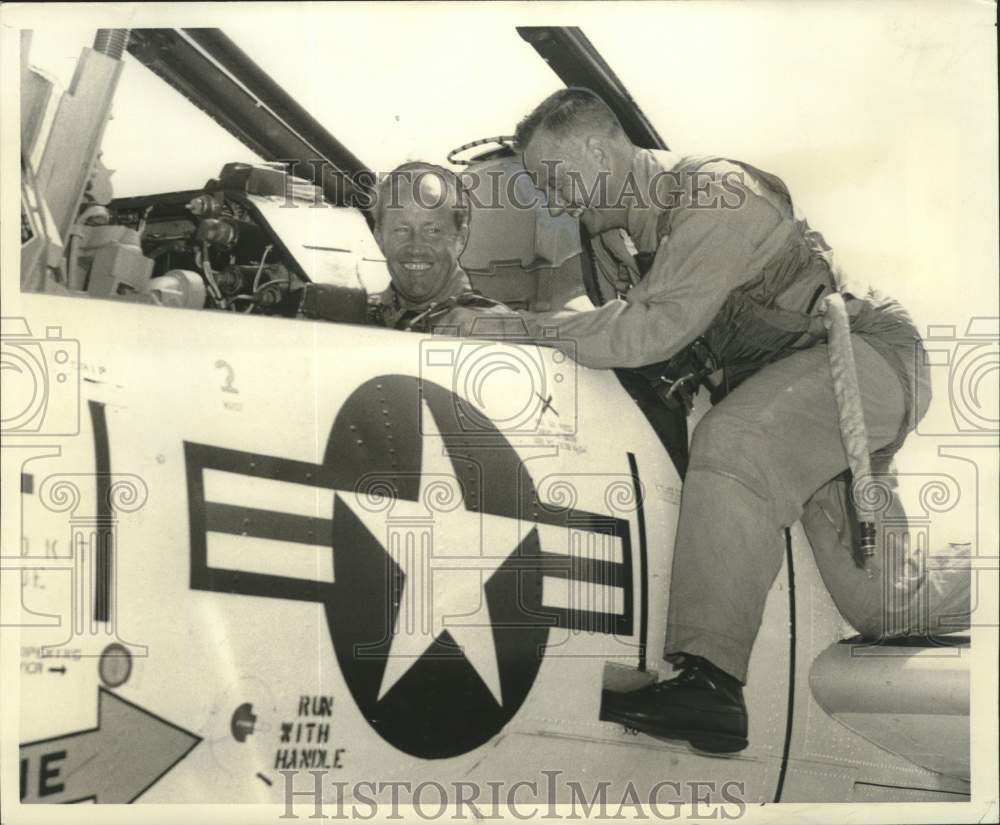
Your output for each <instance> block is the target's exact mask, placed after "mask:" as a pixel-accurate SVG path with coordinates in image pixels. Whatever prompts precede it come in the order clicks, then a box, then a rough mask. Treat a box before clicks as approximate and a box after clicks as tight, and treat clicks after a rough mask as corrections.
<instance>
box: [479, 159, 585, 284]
mask: <svg viewBox="0 0 1000 825" xmlns="http://www.w3.org/2000/svg"><path fill="white" fill-rule="evenodd" d="M462 180H463V182H464V183H465V184H466V186H467V189H468V192H469V200H470V203H471V212H472V216H471V223H470V226H469V244H468V246H466V248H465V252H463V253H462V259H461V263H462V267H463V268H464V269H465V270H466V271H467V272H472V273H480V274H487V273H492V272H493V271H494V270H495V268H496V267H497V266H499V265H504V264H506V265H510V264H515V265H517V266H520V267H521V268H522V269H527V270H533V269H542V268H555V267H558V266H560V265H561V264H562V263H564V262H565V261H567V260H569V259H570V258H572V257H573V256H574V255H579V254H580V229H579V225H578V223H577V220H576V219H575V218H572V217H570V216H569V215H567V214H565V213H563V214H562V215H559V216H558V217H553V216H552V215H550V214H549V212H548V209H546V202H545V196H544V195H543V194H542V193H540V192H539V191H538V190H537V189H535V187H534V185H533V184H532V182H531V179H530V178H529V176H528V173H527V172H526V171H525V169H524V166H522V164H521V161H520V159H519V158H517V157H502V158H494V159H493V160H487V161H482V162H481V163H474V164H470V165H469V167H468V169H467V170H466V171H465V172H463V174H462Z"/></svg>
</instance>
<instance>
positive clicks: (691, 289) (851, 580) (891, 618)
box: [516, 88, 968, 752]
mask: <svg viewBox="0 0 1000 825" xmlns="http://www.w3.org/2000/svg"><path fill="white" fill-rule="evenodd" d="M516 143H517V146H518V148H519V150H520V151H521V152H522V154H523V161H524V165H525V167H526V168H527V170H528V171H529V172H530V173H532V174H533V175H535V176H536V178H535V180H536V185H538V186H539V188H540V189H542V190H543V191H545V192H546V194H547V196H548V203H549V208H550V210H552V211H556V212H558V211H567V212H569V213H571V214H573V215H574V216H576V217H579V218H580V219H581V220H582V222H583V224H584V226H585V227H586V228H587V229H588V230H589V232H590V234H591V235H592V236H599V238H598V240H600V241H602V242H604V244H603V245H604V252H605V253H606V252H607V250H609V249H610V250H614V249H618V250H622V249H624V243H623V241H624V235H623V230H624V232H625V233H627V235H628V238H629V239H630V241H631V243H632V244H634V248H635V250H636V253H637V254H636V256H635V258H636V259H639V260H642V259H643V258H645V259H646V260H649V259H651V266H650V268H649V270H648V272H646V273H645V274H644V275H643V274H642V273H641V272H640V269H639V267H638V265H637V264H636V262H635V259H632V256H630V255H628V253H624V254H620V255H618V256H617V257H618V260H619V262H620V263H621V262H622V261H624V265H623V266H620V267H619V270H618V272H617V273H615V272H611V273H608V272H605V276H606V277H607V278H608V279H609V280H611V281H612V282H614V283H615V284H616V288H617V290H618V291H619V293H624V295H623V296H622V297H619V298H618V299H615V300H610V301H608V302H607V303H605V304H604V305H602V306H600V307H598V308H596V309H593V310H589V311H585V312H567V311H562V312H556V313H547V314H536V315H530V316H527V318H528V326H529V329H531V330H532V332H533V334H535V335H538V336H541V335H542V330H544V329H549V330H551V329H553V328H555V329H556V330H558V335H559V337H562V338H569V339H571V340H573V341H574V342H575V344H576V353H577V355H576V357H577V360H578V361H579V362H580V363H581V364H583V365H585V366H589V367H644V366H648V365H653V364H657V363H658V362H666V361H667V360H668V359H671V358H676V357H678V356H683V355H684V354H685V353H686V352H687V351H689V350H688V348H689V347H691V345H692V344H695V345H696V347H697V348H698V351H699V352H705V351H708V352H710V353H711V359H710V360H711V361H712V363H711V366H710V367H708V368H707V371H713V370H719V369H720V368H721V369H722V370H723V376H724V377H723V384H724V386H723V387H721V388H720V392H719V393H717V394H713V401H715V400H718V396H720V395H724V394H725V392H728V394H727V395H725V397H724V400H721V401H720V403H718V404H717V405H716V406H715V407H714V408H713V409H712V410H711V411H710V412H709V413H708V414H707V415H706V416H705V417H704V418H703V419H702V421H701V422H700V423H699V424H698V426H697V428H696V429H695V432H694V434H693V440H692V444H691V450H690V463H689V466H688V470H687V474H686V477H685V480H684V492H683V496H682V502H681V509H680V518H679V522H678V528H677V536H676V542H675V549H674V562H673V574H672V578H671V582H670V600H669V608H668V617H667V638H666V646H665V650H664V656H665V657H666V658H667V659H668V660H669V661H672V662H674V663H675V664H677V665H679V667H680V668H681V672H680V674H679V675H678V676H677V677H675V678H673V679H669V680H665V681H661V682H659V683H656V684H654V685H651V686H648V687H646V688H643V689H641V690H638V691H634V692H630V693H611V692H606V693H605V697H604V703H603V710H602V718H605V719H609V720H612V721H619V722H622V723H624V724H626V725H629V726H631V727H633V728H637V729H639V730H642V731H645V732H648V733H652V734H655V735H658V736H663V737H668V738H679V739H686V740H688V741H690V742H691V743H692V744H693V745H695V746H696V747H699V748H702V749H704V750H710V751H720V752H721V751H737V750H741V749H742V748H744V747H746V744H747V739H746V737H747V714H746V707H745V704H744V701H743V692H742V686H743V685H744V684H745V683H746V680H747V667H748V662H749V659H750V652H751V649H752V647H753V643H754V639H755V638H756V635H757V631H758V629H759V627H760V622H761V616H762V614H763V610H764V602H765V599H766V597H767V594H768V591H769V590H770V588H771V585H772V583H773V581H774V579H775V577H776V575H777V573H778V571H779V569H780V567H781V563H782V557H783V543H782V542H781V529H782V528H783V527H787V526H790V525H791V524H793V523H794V522H795V521H796V520H798V519H799V518H800V516H801V517H802V518H803V523H804V524H806V526H807V531H808V530H809V527H810V525H814V526H816V527H817V529H816V530H814V531H809V532H810V540H811V542H812V544H813V546H814V547H813V550H814V553H815V555H816V559H817V564H818V566H819V568H820V571H821V573H822V576H823V580H824V582H825V584H826V585H827V587H828V588H829V589H830V591H831V594H832V595H833V597H834V600H835V601H836V603H837V606H838V608H839V609H840V610H841V612H842V613H843V614H844V616H845V618H847V619H848V621H850V622H851V623H852V624H853V625H854V627H855V628H856V629H857V630H858V631H859V632H861V633H862V634H863V635H865V636H866V637H868V638H880V637H882V636H883V635H899V634H900V633H903V634H905V633H909V632H912V631H913V629H912V628H905V627H903V628H901V627H899V626H898V625H899V624H900V622H901V620H900V616H901V615H903V614H905V613H906V611H905V610H902V612H897V611H896V608H893V607H892V606H886V604H885V600H884V598H883V596H882V592H883V591H882V587H883V579H884V578H885V577H888V576H890V575H891V576H895V575H896V574H895V572H893V571H890V570H883V567H888V566H889V565H888V564H883V561H884V560H883V559H882V558H881V556H876V558H873V559H871V560H870V561H869V563H868V564H869V570H868V571H866V570H864V569H862V567H860V566H859V565H858V563H856V560H855V559H854V558H852V555H851V553H850V552H849V551H848V550H844V548H843V546H842V545H844V544H847V545H848V546H850V544H851V542H850V540H849V539H848V540H847V541H846V542H845V541H844V538H843V534H838V533H837V532H836V531H835V530H833V531H831V529H830V526H829V525H830V524H832V523H835V519H830V520H826V519H825V516H828V515H830V513H829V511H827V512H826V513H825V514H824V512H822V511H816V508H815V507H814V506H813V505H814V504H816V503H815V502H810V499H811V498H813V497H814V494H816V493H817V491H820V493H822V492H823V490H822V489H821V488H823V489H826V488H828V487H829V484H830V483H831V480H833V479H835V477H837V476H838V475H840V474H842V473H843V472H844V471H845V469H846V468H847V456H846V453H845V450H844V446H843V443H842V441H841V434H840V429H839V424H838V407H837V402H836V400H835V397H834V389H833V385H832V379H831V372H830V364H829V360H828V352H827V345H826V342H825V330H824V326H823V321H822V318H821V317H820V316H819V310H820V308H821V307H822V305H823V298H824V296H825V295H827V294H830V293H831V292H834V291H840V284H839V281H838V277H837V275H836V274H835V271H834V270H833V268H832V265H831V256H830V248H829V247H828V246H827V245H826V244H825V242H824V241H823V238H822V236H821V235H820V234H819V233H818V232H815V231H814V230H812V229H810V227H809V225H808V224H807V223H806V222H805V221H804V220H802V219H800V218H799V217H797V216H796V214H795V213H794V210H793V207H792V202H791V198H790V196H789V193H788V190H787V189H786V187H785V186H784V184H783V183H782V182H781V181H780V180H779V179H778V178H776V177H774V176H773V175H770V174H767V173H764V172H761V171H760V170H758V169H755V168H754V167H752V166H749V165H747V164H743V163H735V162H731V161H727V160H722V159H717V158H716V159H711V158H709V159H705V158H701V159H691V158H681V157H678V156H677V155H674V154H673V153H670V152H665V151H651V150H646V149H640V148H638V147H636V146H635V145H633V144H632V143H631V141H630V140H629V139H628V137H627V136H626V135H625V133H624V131H623V130H622V127H621V124H620V123H619V122H618V120H617V118H616V117H615V115H614V113H613V112H612V111H611V110H610V109H609V108H608V107H607V105H606V104H605V103H604V102H603V101H602V100H601V99H600V98H599V97H597V96H596V95H594V94H593V93H592V92H590V91H588V90H586V89H573V88H570V89H563V90H560V91H558V92H556V93H555V94H553V95H552V96H550V97H549V98H547V99H546V100H545V101H543V102H542V103H541V104H540V105H539V106H538V107H537V108H536V109H535V110H534V111H533V112H531V113H530V114H529V115H528V116H527V117H526V118H525V119H524V120H523V121H522V122H521V123H520V124H519V126H518V129H517V135H516ZM595 245H596V244H595ZM844 297H845V299H846V301H847V306H848V311H849V313H850V315H851V329H852V334H851V340H852V344H853V350H854V358H855V362H856V368H857V375H858V383H859V387H860V395H861V399H862V404H863V408H864V417H865V421H866V423H867V427H868V435H869V443H870V446H871V449H872V450H879V451H880V452H879V453H877V454H876V458H878V457H883V458H884V457H887V456H889V455H890V454H891V453H892V452H893V451H894V450H895V449H896V448H898V446H899V445H900V444H901V443H902V441H903V439H904V438H905V436H906V434H907V432H908V431H909V430H911V429H912V428H913V427H914V426H915V423H916V421H917V420H918V419H919V417H920V416H922V415H923V414H924V412H925V411H926V410H925V409H924V408H921V409H914V408H913V399H914V398H915V397H918V398H920V399H927V398H929V393H928V391H927V381H928V377H927V373H926V367H924V366H923V363H924V362H923V358H922V357H921V355H922V352H921V349H920V347H921V344H920V337H919V335H918V333H917V331H916V329H915V327H914V325H913V323H912V322H911V320H910V318H909V316H908V315H907V313H906V312H905V311H904V310H903V308H902V307H901V306H900V305H899V304H898V303H896V302H895V301H892V300H890V299H887V298H885V297H881V296H879V295H877V294H876V293H874V292H869V293H868V294H867V295H866V296H865V297H863V298H862V297H855V296H853V295H850V294H849V293H844ZM696 339H697V340H696ZM918 382H919V384H920V390H921V391H920V393H919V394H916V393H914V388H915V385H917V384H918ZM873 464H877V463H876V462H874V460H873ZM883 466H884V462H883ZM825 485H826V487H825ZM818 498H819V499H822V500H823V501H824V502H825V503H826V504H829V502H830V499H831V497H830V496H829V495H827V496H823V495H820V496H819V497H818ZM833 498H835V496H834V497H833ZM807 502H810V503H809V505H807ZM841 503H842V502H841ZM818 506H819V505H818V504H816V507H818ZM804 507H807V515H811V516H812V518H811V519H810V521H809V523H807V519H806V517H805V516H803V508H804ZM809 507H813V510H814V512H812V513H809V512H808V508H809ZM824 521H826V523H825V524H824ZM824 530H825V533H824ZM965 596H966V599H967V596H968V592H967V590H966V591H965ZM932 599H933V596H932ZM959 601H960V600H959ZM955 603H956V602H954V601H953V602H952V603H951V605H950V606H951V607H954V605H955ZM932 610H933V605H932ZM953 612H955V613H960V612H961V607H959V608H957V609H955V610H954V611H953ZM965 612H967V604H966V611H965ZM939 631H940V628H939Z"/></svg>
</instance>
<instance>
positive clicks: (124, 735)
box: [20, 688, 201, 803]
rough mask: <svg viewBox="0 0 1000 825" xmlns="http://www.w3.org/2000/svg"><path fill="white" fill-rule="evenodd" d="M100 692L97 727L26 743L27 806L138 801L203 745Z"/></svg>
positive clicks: (23, 750)
mask: <svg viewBox="0 0 1000 825" xmlns="http://www.w3.org/2000/svg"><path fill="white" fill-rule="evenodd" d="M99 691H100V692H99V693H98V700H97V727H95V728H90V729H89V730H82V731H77V732H76V733H70V734H66V735H63V736H54V737H52V738H50V739H40V740H38V741H37V742H27V743H25V744H23V745H21V748H20V757H21V801H22V802H25V803H28V802H45V803H53V802H82V801H85V800H91V799H92V800H94V801H95V802H112V803H116V802H118V803H120V802H134V801H135V800H136V799H137V798H138V797H139V796H141V795H142V794H143V793H145V792H146V791H147V790H148V789H149V788H150V787H152V786H153V785H154V784H155V783H156V782H157V781H158V780H159V779H160V778H161V777H162V776H164V775H165V774H166V773H167V772H168V771H169V770H170V769H171V768H172V767H173V766H174V765H176V764H177V763H178V762H180V761H181V759H183V758H184V757H185V756H187V755H188V753H190V751H191V750H192V748H194V746H195V745H197V744H198V743H199V742H200V741H201V737H200V736H195V735H194V734H193V733H190V732H189V731H186V730H184V729H183V728H180V727H178V726H177V725H174V724H172V723H171V722H168V721H166V720H165V719H161V718H160V717H159V716H156V715H155V714H153V713H150V712H149V711H148V710H146V709H144V708H141V707H139V706H138V705H133V704H132V703H131V702H127V701H125V700H124V699H122V698H121V697H120V696H116V695H115V694H114V693H112V692H111V691H109V690H105V689H104V688H100V689H99Z"/></svg>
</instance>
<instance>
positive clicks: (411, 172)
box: [374, 160, 469, 229]
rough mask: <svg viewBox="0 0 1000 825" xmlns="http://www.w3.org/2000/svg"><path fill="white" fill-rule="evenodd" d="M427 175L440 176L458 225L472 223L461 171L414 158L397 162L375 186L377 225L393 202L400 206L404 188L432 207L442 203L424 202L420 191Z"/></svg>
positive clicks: (422, 202) (406, 191)
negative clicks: (405, 161) (458, 173)
mask: <svg viewBox="0 0 1000 825" xmlns="http://www.w3.org/2000/svg"><path fill="white" fill-rule="evenodd" d="M426 175H433V176H434V177H437V178H439V179H440V180H441V183H442V185H443V189H444V196H445V198H446V199H447V200H448V201H450V202H451V215H452V218H453V219H454V221H455V228H456V229H462V228H463V227H465V226H468V225H469V197H468V194H467V193H466V191H465V187H464V186H463V185H462V181H461V180H460V179H459V177H458V175H456V174H455V173H454V172H452V171H451V170H450V169H445V168H444V167H443V166H437V165H436V164H433V163H427V162H426V161H422V160H415V161H410V162H409V163H404V164H402V165H401V166H397V167H396V168H395V169H393V170H392V171H391V172H390V173H389V174H388V175H386V176H385V177H384V178H382V180H380V181H379V182H378V186H376V187H375V210H374V217H375V228H376V229H378V228H379V227H380V226H381V225H382V219H383V218H384V217H385V210H386V207H388V206H390V205H391V206H396V207H398V206H400V205H401V204H402V202H403V197H404V194H403V193H404V192H405V193H406V197H409V198H411V199H412V200H415V201H416V202H417V203H419V204H420V205H422V206H426V207H427V208H429V209H430V208H433V207H435V206H438V205H439V203H437V202H433V201H431V202H425V201H424V198H423V196H422V195H421V194H420V182H421V180H422V179H423V178H424V177H425V176H426Z"/></svg>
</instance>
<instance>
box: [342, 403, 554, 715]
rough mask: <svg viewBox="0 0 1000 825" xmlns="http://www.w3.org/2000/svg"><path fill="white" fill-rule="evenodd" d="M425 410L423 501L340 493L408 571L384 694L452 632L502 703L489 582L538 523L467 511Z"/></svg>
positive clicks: (473, 468) (472, 468)
mask: <svg viewBox="0 0 1000 825" xmlns="http://www.w3.org/2000/svg"><path fill="white" fill-rule="evenodd" d="M421 413H422V415H423V428H422V432H423V433H424V442H423V451H422V459H421V468H420V471H421V477H420V493H419V495H418V497H417V500H416V501H407V500H403V499H399V500H395V501H394V500H392V499H388V498H383V497H381V496H374V495H373V496H368V495H358V494H356V493H341V494H339V496H338V497H339V498H341V499H342V500H343V501H344V502H345V503H347V505H348V506H349V507H350V508H351V510H352V511H353V512H354V514H355V515H356V516H357V517H358V518H359V520H360V521H361V522H362V524H364V526H365V527H366V528H367V530H368V531H369V532H370V533H371V534H372V535H373V536H374V537H375V538H377V539H378V540H379V541H380V542H381V543H382V545H383V547H384V548H385V549H386V552H387V553H388V554H389V556H390V557H391V558H392V559H393V561H394V562H395V563H396V564H397V565H398V566H399V567H400V569H401V570H402V571H403V573H404V574H405V576H406V580H405V584H404V587H403V593H402V596H401V598H400V603H399V611H398V613H397V614H396V621H395V626H394V627H393V640H392V645H391V647H390V649H389V656H388V658H387V660H386V667H385V672H384V673H383V675H382V684H381V686H380V688H379V692H378V699H379V700H381V699H382V697H383V696H385V694H386V693H388V692H389V691H390V690H391V689H392V687H393V686H394V685H395V684H396V682H398V681H399V680H400V678H402V677H403V675H404V674H405V673H406V672H407V671H408V670H409V669H410V668H411V667H412V666H413V665H414V664H415V663H416V662H417V661H418V660H419V659H420V657H421V656H423V655H424V654H425V653H426V652H427V650H428V649H429V648H430V647H431V645H432V644H433V643H434V641H435V640H436V639H437V638H438V637H439V636H441V634H442V633H444V632H445V631H447V632H448V633H449V635H450V636H451V637H452V639H454V641H455V643H456V644H457V645H459V646H460V647H461V648H462V652H463V654H464V655H465V658H466V659H467V660H468V662H469V664H471V665H472V667H473V668H474V669H475V671H476V673H478V674H479V676H480V678H481V679H482V680H483V682H484V683H485V684H486V687H487V688H489V690H490V693H492V694H493V698H494V699H495V700H496V702H497V704H498V705H500V706H502V705H503V696H502V692H501V689H500V672H499V667H498V664H497V654H496V646H495V645H494V641H493V624H492V621H491V620H490V612H489V606H488V605H487V602H486V595H485V593H484V591H483V588H484V587H485V585H486V583H487V582H488V581H489V580H490V577H492V575H493V574H494V573H495V572H496V571H497V569H498V568H499V567H500V566H501V565H502V564H503V563H504V562H505V561H506V560H507V559H508V558H509V557H510V555H511V554H512V553H513V552H514V551H515V550H516V549H517V548H518V547H519V546H520V544H521V542H522V541H523V540H524V538H525V537H526V536H527V535H528V533H529V532H530V531H531V529H532V528H533V527H535V524H534V523H532V522H530V521H527V520H522V519H517V518H507V517H504V516H494V515H489V514H484V513H480V512H477V511H474V510H468V509H466V507H465V499H464V497H463V490H462V484H461V482H460V481H459V480H458V478H456V476H455V468H454V466H453V465H452V461H451V459H450V458H449V456H448V454H447V452H446V451H445V446H444V440H443V438H442V437H441V434H440V433H439V432H438V430H437V426H436V424H435V422H434V416H433V415H431V413H430V410H428V409H427V405H426V402H422V403H421ZM469 464H470V473H477V472H478V468H477V467H476V465H475V464H473V463H472V462H471V461H470V462H469ZM439 485H440V486H439ZM428 505H430V506H428Z"/></svg>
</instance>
